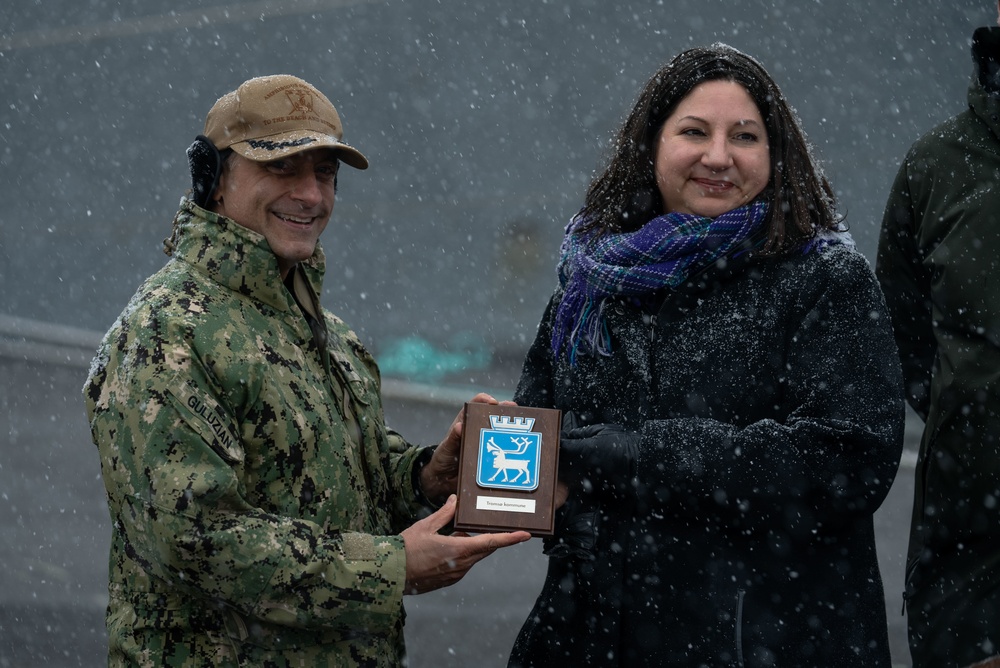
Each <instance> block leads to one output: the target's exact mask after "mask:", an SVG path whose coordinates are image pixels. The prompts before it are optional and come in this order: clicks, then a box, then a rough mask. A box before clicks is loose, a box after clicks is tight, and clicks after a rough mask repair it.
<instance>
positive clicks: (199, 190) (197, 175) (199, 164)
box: [187, 135, 225, 209]
mask: <svg viewBox="0 0 1000 668" xmlns="http://www.w3.org/2000/svg"><path fill="white" fill-rule="evenodd" d="M187 157H188V165H189V166H190V168H191V200H192V201H193V202H194V203H195V204H197V205H198V206H200V207H201V208H203V209H207V208H208V203H209V200H210V199H211V197H212V193H214V192H215V189H216V188H217V187H218V185H219V177H220V176H221V175H222V163H223V160H224V159H225V158H224V157H223V155H222V153H220V152H219V149H217V148H216V147H215V144H213V143H212V141H211V140H210V139H209V138H208V137H206V136H205V135H198V137H197V138H196V139H195V140H194V143H193V144H191V146H189V147H188V150H187Z"/></svg>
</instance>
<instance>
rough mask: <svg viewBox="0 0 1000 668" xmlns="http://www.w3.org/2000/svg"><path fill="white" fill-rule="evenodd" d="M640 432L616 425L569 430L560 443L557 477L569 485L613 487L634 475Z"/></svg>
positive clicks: (625, 482)
mask: <svg viewBox="0 0 1000 668" xmlns="http://www.w3.org/2000/svg"><path fill="white" fill-rule="evenodd" d="M641 438H642V435H641V434H639V433H638V432H634V431H627V430H625V429H624V428H622V427H620V426H619V425H616V424H592V425H587V426H586V427H578V428H576V429H568V430H566V431H564V432H563V433H562V435H561V438H560V442H559V478H560V479H561V480H562V481H564V482H566V483H567V484H568V485H570V487H571V488H573V487H579V486H580V485H581V484H582V485H583V487H584V488H585V489H586V487H588V486H590V487H593V488H599V489H600V488H615V487H618V486H620V485H624V484H627V483H628V482H629V481H630V480H631V479H632V477H633V476H634V475H635V461H636V459H637V457H638V455H639V441H640V439H641Z"/></svg>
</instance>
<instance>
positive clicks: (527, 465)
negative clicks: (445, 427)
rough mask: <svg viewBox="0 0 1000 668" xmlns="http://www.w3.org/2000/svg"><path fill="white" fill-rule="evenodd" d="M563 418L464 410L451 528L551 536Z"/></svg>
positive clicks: (553, 413) (489, 408) (494, 408)
mask: <svg viewBox="0 0 1000 668" xmlns="http://www.w3.org/2000/svg"><path fill="white" fill-rule="evenodd" d="M561 426H562V412H561V411H558V410H554V409H550V408H528V407H526V406H505V405H490V404H481V403H472V402H470V403H467V404H465V418H464V420H463V428H462V454H461V456H460V458H459V473H458V507H457V509H456V510H455V528H456V529H458V530H460V531H475V532H480V533H495V532H500V531H528V532H529V533H531V534H532V535H533V536H551V535H552V532H553V525H554V521H555V493H556V480H557V472H558V470H559V468H558V467H559V430H560V427H561Z"/></svg>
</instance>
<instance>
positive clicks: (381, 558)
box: [84, 75, 529, 667]
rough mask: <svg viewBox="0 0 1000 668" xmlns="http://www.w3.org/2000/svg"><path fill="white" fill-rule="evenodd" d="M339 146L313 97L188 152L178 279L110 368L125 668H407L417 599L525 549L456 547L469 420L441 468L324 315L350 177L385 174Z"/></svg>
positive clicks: (114, 335) (356, 344)
mask: <svg viewBox="0 0 1000 668" xmlns="http://www.w3.org/2000/svg"><path fill="white" fill-rule="evenodd" d="M342 136H343V133H342V127H341V124H340V118H339V116H338V115H337V112H336V109H335V108H334V106H333V105H332V104H331V103H330V101H329V100H328V99H327V98H326V97H325V96H323V95H322V94H321V93H320V92H319V91H318V90H316V89H315V88H314V87H312V86H311V85H310V84H308V83H306V82H305V81H302V80H301V79H298V78H295V77H291V76H286V75H280V76H274V77H262V78H258V79H251V80H250V81H247V82H245V83H244V84H243V85H241V86H240V87H239V88H238V89H237V90H236V91H233V92H232V93H230V94H228V95H226V96H224V97H222V98H221V99H220V100H219V101H218V102H217V103H216V104H215V106H213V108H212V110H211V111H210V112H209V115H208V118H207V121H206V125H205V131H204V135H199V138H198V140H196V141H195V143H194V144H193V145H192V147H191V149H189V152H188V154H189V157H190V162H191V168H192V177H193V183H194V189H193V193H192V196H191V198H185V199H184V200H182V202H181V207H180V210H179V212H178V213H177V216H176V218H175V219H174V227H173V233H172V235H171V238H170V239H168V240H167V242H166V244H165V245H166V251H167V254H168V255H170V256H171V259H170V261H168V262H167V264H166V265H165V266H164V267H163V269H161V270H160V271H159V272H157V273H156V274H155V275H153V276H152V277H151V278H149V279H148V280H147V281H146V282H145V283H144V284H143V285H142V286H141V287H140V289H139V291H138V292H137V293H136V294H135V296H134V297H133V298H132V300H131V301H130V302H129V304H128V306H127V307H126V309H125V311H124V312H123V313H122V315H121V316H120V318H119V320H118V321H117V323H116V324H115V325H114V326H113V327H112V328H111V330H110V331H109V332H108V334H107V336H106V337H105V339H104V341H103V342H102V344H101V347H100V349H99V350H98V353H97V357H96V358H95V360H94V364H93V367H92V369H91V373H90V376H89V378H88V380H87V384H86V385H85V387H84V395H85V399H86V404H87V411H88V415H89V418H90V423H91V430H92V435H93V439H94V442H95V444H97V446H98V448H99V451H100V455H101V468H102V473H103V476H104V482H105V485H106V487H107V492H108V502H109V508H110V513H111V519H112V523H113V532H112V544H111V554H110V587H109V592H110V603H109V606H108V619H107V625H108V633H109V640H110V647H109V664H110V665H113V666H122V665H134V666H255V667H256V666H273V667H284V666H309V667H313V666H392V665H398V664H399V663H401V662H402V661H403V656H404V655H403V634H402V627H403V616H404V613H403V605H402V596H403V594H404V593H406V594H409V593H420V592H423V591H429V590H432V589H436V588H439V587H442V586H446V585H448V584H451V583H453V582H455V581H457V580H458V579H460V578H461V577H462V576H463V575H464V574H465V572H467V571H468V569H469V568H471V567H472V565H473V564H474V563H475V562H476V561H478V560H479V559H481V558H483V557H485V556H486V555H488V554H490V553H491V552H492V551H494V550H495V549H497V548H498V547H503V546H507V545H512V544H514V543H517V542H521V541H523V540H526V539H527V538H528V537H529V536H528V535H527V534H526V533H524V532H515V533H510V534H494V535H483V536H472V537H470V536H467V535H464V534H456V535H453V536H443V535H440V534H439V533H438V530H439V529H440V528H442V527H443V526H445V525H446V524H447V523H448V522H449V521H450V520H451V518H452V516H453V513H454V497H453V496H449V495H450V493H451V492H453V491H454V488H455V481H456V479H457V465H456V461H457V458H456V456H457V452H458V445H459V438H460V429H461V425H460V423H459V420H458V419H457V418H456V421H455V422H454V423H453V424H452V428H451V429H450V430H449V432H448V434H447V436H446V437H445V439H444V440H443V441H442V442H441V444H440V445H439V446H438V447H437V448H418V447H414V446H410V445H409V444H407V443H406V442H405V441H404V440H403V439H402V438H401V437H400V436H399V435H398V434H396V433H394V432H392V431H390V430H388V429H387V428H386V426H385V423H384V419H383V414H382V406H381V399H380V396H379V382H380V381H379V375H378V368H377V367H376V365H375V362H374V360H373V359H372V357H371V356H370V355H369V353H368V352H367V351H366V350H365V349H364V347H363V346H362V345H361V343H360V341H359V340H358V338H357V337H356V336H355V334H354V333H353V332H352V331H351V330H350V329H349V328H348V327H347V326H346V325H345V324H344V323H343V322H342V321H341V320H340V319H338V318H337V317H335V316H334V315H332V314H331V313H329V312H328V311H326V310H324V309H323V308H322V307H321V306H320V303H319V295H320V294H321V282H322V278H323V272H324V256H323V252H322V249H321V248H320V246H319V244H318V238H319V235H320V233H321V232H322V231H323V229H324V228H325V226H326V224H327V222H328V220H329V218H330V214H331V212H332V209H333V202H334V195H335V186H336V179H337V171H338V167H339V164H340V162H345V163H347V164H348V165H351V166H352V167H355V168H358V169H365V168H366V167H367V166H368V161H367V160H366V159H365V157H364V156H363V155H362V154H361V153H360V152H358V151H357V150H356V149H354V148H352V147H351V146H348V145H347V144H345V143H343V141H342V140H341V139H342ZM475 400H478V401H488V402H495V400H493V399H492V398H490V397H488V396H486V395H478V396H477V397H476V398H475ZM441 504H444V505H443V506H442V507H440V509H439V510H437V511H436V512H434V513H433V514H431V515H430V516H429V517H426V518H425V519H423V520H420V521H417V522H415V523H413V524H410V523H411V522H413V521H414V518H415V516H416V515H417V514H418V512H419V511H420V509H421V508H425V507H428V506H431V507H436V506H440V505H441ZM407 525H409V526H407Z"/></svg>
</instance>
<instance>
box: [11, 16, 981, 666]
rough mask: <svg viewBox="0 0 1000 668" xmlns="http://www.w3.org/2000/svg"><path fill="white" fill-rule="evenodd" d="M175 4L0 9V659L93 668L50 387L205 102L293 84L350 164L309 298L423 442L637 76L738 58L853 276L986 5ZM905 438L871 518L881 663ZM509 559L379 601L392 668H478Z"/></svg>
mask: <svg viewBox="0 0 1000 668" xmlns="http://www.w3.org/2000/svg"><path fill="white" fill-rule="evenodd" d="M202 4H203V3H201V2H194V1H193V0H172V1H171V2H169V3H168V2H162V1H159V0H146V1H144V2H139V1H138V0H129V1H123V2H113V1H111V0H83V1H80V0H13V1H11V2H6V3H3V4H2V5H0V83H2V88H0V201H2V202H3V205H2V206H0V439H3V442H2V443H0V668H4V667H6V666H18V667H20V666H37V665H44V666H46V667H47V668H56V667H59V666H92V665H101V663H102V659H101V657H102V652H103V643H104V631H103V612H102V608H103V605H104V602H105V601H106V593H105V585H106V580H105V577H106V566H105V562H106V551H107V543H108V525H107V516H106V508H105V506H104V497H103V489H102V487H101V483H100V480H99V477H98V465H97V458H96V453H95V452H94V451H93V446H92V445H91V444H90V442H89V435H88V433H87V430H86V424H85V421H84V418H83V414H82V402H81V400H80V396H79V388H80V386H81V385H82V383H83V378H84V376H85V374H86V365H87V360H88V359H89V357H90V355H91V352H92V350H93V348H94V346H95V345H96V339H97V337H98V336H99V335H100V333H101V332H103V330H105V329H106V328H107V326H108V325H109V323H110V322H111V321H112V319H113V318H114V317H115V316H116V315H117V314H118V312H119V311H120V309H121V308H122V306H123V305H124V303H125V301H126V300H127V299H128V297H129V296H130V295H131V294H132V292H133V291H134V290H135V287H136V286H137V285H138V283H139V282H140V281H141V280H142V279H143V278H145V277H146V276H147V275H148V274H150V273H152V272H153V271H155V270H156V269H157V268H158V267H160V266H161V265H162V263H163V261H164V259H165V258H164V256H163V255H162V253H161V252H160V242H161V240H162V239H163V237H165V236H166V235H167V233H168V231H169V225H170V220H171V218H172V216H173V213H174V211H175V209H176V205H177V201H178V199H179V198H180V196H181V194H182V193H183V192H184V191H185V189H186V188H187V187H188V177H187V168H186V161H185V157H184V149H185V148H186V147H187V145H188V144H189V143H190V142H191V140H192V139H193V138H194V136H195V135H196V134H197V133H198V132H200V130H201V125H202V122H203V118H204V115H205V113H206V112H207V110H208V108H209V107H210V106H211V104H212V103H213V102H214V101H215V99H216V98H217V97H218V96H219V95H221V94H222V93H224V92H226V91H228V90H231V89H232V88H234V87H235V86H237V85H238V84H239V83H240V82H241V81H243V80H244V79H246V78H248V77H250V76H255V75H261V74H270V73H276V72H288V73H294V74H298V75H300V76H302V77H304V78H305V79H307V80H309V81H311V82H312V83H314V84H316V85H317V86H318V87H320V88H321V89H323V90H324V91H326V92H327V93H328V94H329V95H330V97H331V98H332V99H333V100H334V102H335V104H336V105H337V107H338V109H339V110H340V111H341V114H342V117H343V119H344V122H345V126H346V129H347V139H348V140H349V141H350V142H352V143H353V144H355V145H356V146H358V147H359V148H361V149H362V150H363V151H364V152H365V153H366V154H367V155H368V157H369V158H370V159H371V162H372V167H371V169H369V170H368V171H366V172H351V171H350V170H348V171H347V172H344V173H343V174H342V177H341V182H340V186H341V187H340V191H339V193H338V201H337V210H336V212H335V214H334V221H333V223H332V224H331V225H330V227H329V228H328V231H327V233H326V237H325V239H324V242H323V243H324V246H325V249H326V252H327V256H328V263H329V273H328V281H327V285H326V294H325V295H324V299H325V302H326V304H327V305H328V306H329V307H330V308H332V309H333V310H334V311H336V312H337V313H339V314H340V315H341V316H343V317H344V318H345V319H346V320H347V321H348V322H350V323H352V325H354V327H355V328H356V329H357V331H358V333H359V334H360V335H361V337H362V339H363V340H365V341H366V342H367V343H368V344H369V345H370V347H371V348H372V349H373V351H374V352H375V353H376V355H377V356H378V357H379V358H380V359H381V360H384V362H383V367H384V369H385V371H386V372H387V375H388V376H389V380H388V384H387V393H386V394H387V405H386V410H387V415H388V417H389V419H390V421H392V422H393V423H394V424H395V425H397V426H399V427H400V428H401V429H402V430H403V431H404V433H407V434H408V435H410V436H412V437H413V438H414V440H418V441H422V442H431V441H433V440H436V439H437V438H438V437H439V436H440V433H441V431H442V430H443V428H444V426H445V423H446V421H447V420H448V419H450V416H451V415H452V414H453V413H454V412H455V409H457V406H458V404H459V402H460V401H461V400H462V399H463V398H465V397H466V396H467V395H468V394H469V393H471V392H472V390H473V389H474V388H479V387H484V386H485V387H488V388H492V389H494V390H495V391H496V392H497V393H498V394H503V393H509V392H510V391H511V390H512V386H513V382H514V379H515V378H516V374H517V365H518V364H519V361H520V356H521V355H522V354H523V352H524V349H525V347H526V345H527V343H528V341H529V340H530V338H531V337H532V335H533V332H534V329H535V326H536V323H537V320H538V317H539V315H540V313H541V310H542V308H543V306H544V303H545V301H546V299H547V297H548V294H549V292H550V290H551V288H552V287H553V286H554V283H555V278H554V269H553V267H554V262H555V255H556V251H557V249H558V244H559V239H560V236H561V232H562V228H563V225H564V224H565V222H566V221H567V219H568V218H569V216H570V215H572V214H573V213H574V212H575V210H576V208H577V207H578V206H579V204H580V201H581V197H582V193H583V190H584V188H585V187H586V184H587V182H588V180H589V178H590V176H591V175H592V173H593V171H594V169H595V168H597V166H598V165H599V162H600V158H601V156H602V155H603V153H604V151H605V149H606V147H607V145H608V141H609V139H610V138H611V136H612V133H613V132H614V130H615V129H616V127H617V125H618V123H619V122H620V120H621V119H622V117H623V115H624V114H625V112H626V111H627V109H628V108H629V107H630V105H631V103H632V101H633V99H634V95H635V94H636V92H637V89H638V88H639V87H640V86H641V85H642V83H643V82H644V81H645V80H646V79H647V78H648V76H649V75H650V74H652V72H653V71H654V70H655V69H656V68H657V67H658V66H659V65H660V64H661V63H662V62H664V61H665V60H666V59H668V58H669V57H671V56H672V55H673V54H675V53H676V52H677V51H679V50H681V49H683V48H685V47H687V46H691V45H695V44H704V43H708V42H712V41H717V40H719V41H725V42H727V43H729V44H731V45H733V46H736V47H738V48H740V49H743V50H745V51H747V52H749V53H750V54H752V55H754V56H756V57H758V58H759V59H760V60H761V61H762V62H763V63H764V65H765V66H766V67H767V68H768V69H769V70H770V71H771V73H772V74H773V75H774V76H775V78H776V79H777V80H778V82H779V84H780V85H781V86H782V87H783V89H784V91H785V93H786V95H787V97H788V98H789V99H790V100H791V102H792V103H793V105H794V106H795V107H796V108H797V111H798V112H799V115H800V117H801V120H802V124H803V126H804V128H805V130H806V133H807V135H808V137H809V138H810V140H811V142H812V143H813V145H814V147H815V150H816V152H817V155H818V156H819V157H820V158H821V160H822V161H823V163H824V165H825V167H826V172H827V175H828V176H829V177H830V179H831V180H832V182H833V183H834V186H835V188H836V190H837V192H838V194H839V196H840V199H841V204H842V209H843V210H844V211H845V212H846V213H847V215H848V220H849V222H850V224H851V226H852V232H853V234H854V236H855V238H856V239H857V241H858V243H859V246H860V247H861V249H862V251H863V252H865V253H866V254H867V255H868V256H869V257H873V253H874V248H875V242H876V237H877V226H878V220H879V218H880V216H881V211H882V205H883V202H884V199H885V196H886V193H887V191H888V188H889V184H890V182H891V179H892V177H893V175H894V173H895V170H896V167H897V165H898V162H899V159H900V157H901V156H902V154H903V153H904V152H905V150H906V148H907V147H908V146H909V144H910V143H911V142H912V141H913V140H914V139H915V138H916V137H917V136H918V135H919V134H921V133H922V132H924V131H926V130H927V129H929V128H930V127H931V126H932V125H933V124H935V123H937V122H938V121H940V120H943V119H944V118H946V117H947V116H949V115H951V114H953V113H956V112H958V111H959V110H961V109H962V108H963V106H964V94H965V89H966V86H967V82H968V76H969V74H970V72H971V62H970V58H969V55H968V54H969V51H968V50H969V39H970V37H971V33H972V30H973V29H974V28H975V27H976V26H978V25H983V24H987V23H991V22H992V21H993V20H994V18H995V15H994V11H995V10H994V8H993V5H992V3H990V2H987V1H986V0H951V1H949V2H940V1H939V0H909V1H902V0H879V1H878V2H872V3H862V2H846V1H838V2H833V1H830V0H825V1H817V0H771V1H761V0H744V1H741V2H722V1H721V0H700V1H694V0H675V1H670V0H651V1H640V0H622V1H617V2H606V1H605V0H579V1H574V0H548V1H546V0H505V2H503V3H495V2H485V1H478V0H472V1H469V2H461V1H459V0H408V1H404V0H390V1H388V2H386V1H378V2H375V1H367V0H301V1H298V2H295V1H292V0H274V1H273V2H243V3H235V2H228V3H226V2H225V0H219V4H213V5H211V6H209V7H202V6H201V5H202ZM407 337H416V338H417V340H419V342H421V343H422V344H424V346H425V347H424V348H417V349H416V350H418V351H420V350H423V351H425V353H426V354H425V356H424V357H423V358H421V359H420V360H416V361H419V362H422V363H420V364H417V363H416V362H415V360H414V359H412V355H411V359H407V358H406V356H402V357H401V356H400V355H398V354H397V353H398V351H399V348H397V347H396V346H397V344H399V342H401V341H406V340H408V338H407ZM409 340H411V341H412V340H413V339H412V338H411V339H409ZM409 350H411V351H413V350H415V349H414V348H410V349H409ZM408 363H409V364H408ZM435 365H437V367H438V368H435ZM443 371H448V373H444V372H443ZM404 381H411V383H409V384H408V383H407V382H404ZM412 381H416V382H417V383H419V384H416V385H414V384H412ZM918 433H919V424H915V423H914V424H911V429H910V430H909V431H908V437H907V445H908V448H909V450H908V453H907V455H906V456H905V457H904V460H903V464H902V466H901V468H900V472H899V475H898V477H897V481H896V485H895V486H894V488H893V491H892V494H891V495H890V498H889V500H888V501H887V503H886V505H885V506H884V507H883V508H882V510H880V511H879V514H878V515H877V516H876V522H877V531H878V538H879V554H880V560H881V563H882V566H883V575H884V579H885V581H886V597H887V610H888V611H889V615H890V616H889V619H890V633H891V636H892V640H893V652H894V660H895V661H896V662H897V665H900V666H902V665H907V664H908V656H907V654H906V649H905V638H904V621H905V620H903V618H902V617H900V616H899V608H900V595H899V592H900V589H901V586H902V579H901V578H902V554H903V551H904V550H905V532H906V527H907V525H908V522H909V515H908V507H909V496H910V494H911V493H912V462H913V457H912V448H913V447H915V443H916V435H917V434H918ZM537 543H538V541H532V542H530V543H528V544H527V545H525V546H522V547H519V548H518V549H517V550H516V551H512V552H510V553H506V554H504V553H501V554H498V555H495V556H494V557H493V558H492V560H491V561H490V562H489V564H488V565H483V566H482V567H479V568H477V569H475V570H474V571H473V573H472V574H470V576H469V578H467V580H466V581H463V582H462V583H460V584H459V585H457V586H456V587H453V588H451V589H449V590H445V591H443V592H439V593H436V594H431V595H428V596H423V597H416V598H411V599H409V601H408V603H407V607H408V609H409V610H410V618H409V622H408V627H407V628H408V631H407V636H408V640H409V644H410V647H411V655H412V658H413V665H416V666H424V665H438V666H466V665H481V666H500V665H504V662H505V659H506V652H507V650H508V649H509V646H510V642H511V640H512V639H513V635H514V634H515V633H516V630H517V627H518V626H519V624H520V622H521V620H522V619H523V618H524V616H525V615H526V614H527V610H528V607H529V606H530V604H531V602H532V601H533V599H534V596H535V594H536V593H537V588H538V584H539V582H540V580H541V577H542V574H543V573H542V569H543V568H544V563H543V561H542V560H541V559H540V556H539V552H540V546H539V545H538V544H537Z"/></svg>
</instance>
